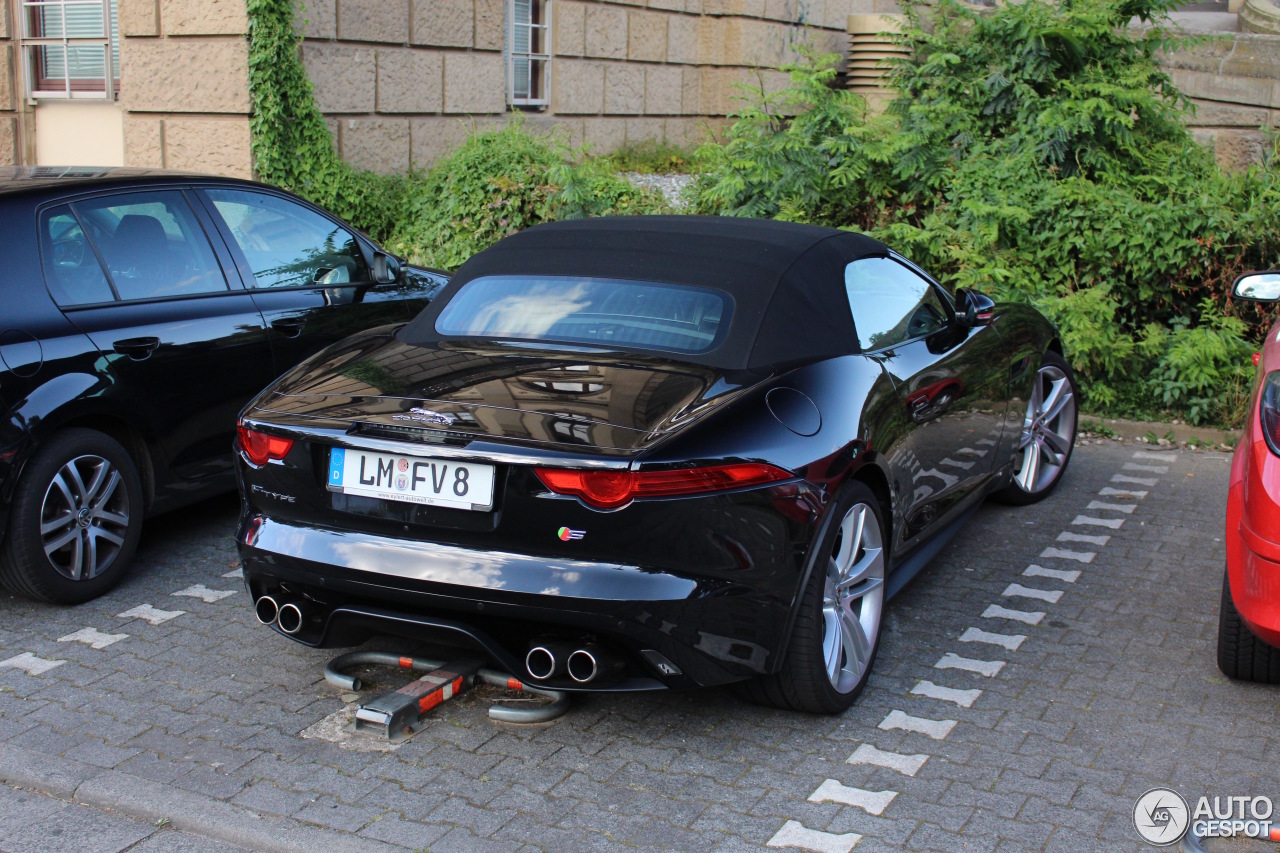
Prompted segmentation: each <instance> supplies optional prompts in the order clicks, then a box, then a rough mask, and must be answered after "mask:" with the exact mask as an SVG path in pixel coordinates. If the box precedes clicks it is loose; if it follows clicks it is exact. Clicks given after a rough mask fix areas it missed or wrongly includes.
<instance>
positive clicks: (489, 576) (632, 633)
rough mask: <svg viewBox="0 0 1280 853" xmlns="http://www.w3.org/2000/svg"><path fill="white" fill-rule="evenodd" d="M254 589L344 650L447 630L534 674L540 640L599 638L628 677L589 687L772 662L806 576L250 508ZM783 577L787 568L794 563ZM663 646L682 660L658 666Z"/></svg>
mask: <svg viewBox="0 0 1280 853" xmlns="http://www.w3.org/2000/svg"><path fill="white" fill-rule="evenodd" d="M237 539H238V543H239V547H240V553H241V556H242V558H243V562H244V570H245V578H246V581H247V582H248V584H249V587H250V592H251V593H252V595H253V596H254V598H255V600H256V599H257V597H259V596H261V595H264V594H271V595H272V596H273V597H276V596H281V597H283V598H287V599H290V600H294V601H299V602H304V603H305V610H306V613H307V618H306V621H305V623H304V626H303V629H302V630H301V631H299V632H298V633H297V634H296V635H293V636H291V639H295V640H297V641H299V642H302V643H305V644H307V645H311V646H325V647H336V646H343V645H351V644H353V643H357V642H361V641H363V640H364V639H366V638H367V637H368V636H370V635H372V634H377V633H392V634H403V635H407V636H411V637H419V638H420V637H423V636H425V635H428V634H438V633H440V632H444V633H445V634H446V635H448V636H449V637H451V638H452V639H454V640H455V641H456V640H464V641H466V642H468V643H470V644H472V645H476V646H479V647H481V648H482V649H484V650H485V651H486V652H487V653H488V654H489V655H490V656H491V657H493V658H494V659H495V660H496V661H497V662H498V663H499V664H501V666H502V667H503V668H505V669H507V670H508V671H511V672H513V673H515V674H522V673H524V671H525V670H524V657H525V652H526V649H527V647H528V645H529V643H530V641H531V640H533V639H535V638H540V637H548V636H551V637H560V638H564V639H580V638H584V637H591V638H594V639H596V640H597V641H599V642H601V643H602V644H605V645H606V646H608V647H611V648H613V649H614V650H616V652H617V653H618V654H619V655H620V656H621V657H622V658H623V659H624V660H625V661H626V663H627V668H626V671H625V673H624V674H623V675H622V676H621V679H620V680H618V681H615V682H613V683H608V684H600V685H598V686H597V685H596V684H595V683H593V684H592V685H589V686H588V687H586V688H584V687H583V686H582V685H579V684H577V683H576V682H573V681H570V680H569V679H567V678H563V679H552V680H549V681H546V682H540V684H545V685H546V686H548V687H554V688H555V689H569V690H572V689H579V690H581V689H593V690H602V689H614V690H617V689H625V690H644V689H660V688H663V687H670V688H688V687H702V686H710V685H716V684H724V683H728V682H732V681H739V680H742V679H745V678H749V677H751V676H753V675H758V674H763V673H768V672H772V671H774V670H775V669H776V668H777V666H778V661H777V656H778V650H779V649H781V648H782V647H783V634H784V632H785V627H786V625H787V624H788V615H789V610H790V607H791V603H792V601H793V600H794V596H795V592H796V588H797V586H798V583H799V576H798V573H797V574H796V575H795V576H787V577H775V578H773V579H772V580H771V581H770V582H769V584H768V586H767V587H765V588H762V587H760V586H746V585H742V584H734V583H728V582H726V581H725V580H723V579H709V578H705V577H704V578H699V577H693V576H684V575H681V574H678V573H674V572H670V571H661V570H655V569H649V568H645V567H641V566H636V565H622V564H617V563H601V562H591V561H583V560H577V561H575V560H564V559H554V560H552V559H547V558H540V557H530V556H527V555H522V554H515V553H504V552H499V551H482V550H473V549H470V548H465V547H459V546H455V545H444V544H439V543H435V542H430V541H422V540H410V539H401V538H390V537H385V536H377V535H373V534H368V533H355V532H349V531H337V530H332V529H325V528H321V527H315V526H308V525H302V524H298V523H292V522H282V521H278V520H274V519H271V518H268V517H266V516H263V515H261V514H258V513H256V512H253V511H252V510H250V511H248V512H246V514H245V515H244V516H243V517H242V521H241V525H240V529H239V532H238V535H237ZM784 574H785V573H784ZM646 652H656V653H657V654H658V655H660V656H661V657H662V658H665V659H666V660H667V661H669V662H670V663H672V664H674V665H675V666H676V667H677V668H678V669H679V671H680V672H679V674H678V675H672V674H670V673H668V672H663V671H662V670H661V669H659V666H658V664H657V663H656V662H655V659H654V657H653V656H652V655H649V654H646Z"/></svg>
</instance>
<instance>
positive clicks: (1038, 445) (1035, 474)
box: [1013, 364, 1076, 494]
mask: <svg viewBox="0 0 1280 853" xmlns="http://www.w3.org/2000/svg"><path fill="white" fill-rule="evenodd" d="M1075 429H1076V398H1075V392H1074V391H1073V390H1072V387H1071V380H1070V379H1069V378H1068V377H1067V374H1066V372H1065V371H1064V370H1063V369H1062V368H1060V367H1058V366H1057V365H1056V364H1046V365H1044V366H1043V367H1041V368H1040V371H1039V372H1038V373H1037V374H1036V382H1035V387H1034V388H1033V389H1032V391H1031V400H1030V401H1029V402H1028V403H1027V415H1026V417H1025V418H1024V419H1023V422H1022V436H1021V438H1020V439H1019V441H1018V450H1019V451H1021V453H1022V464H1021V465H1020V466H1019V469H1018V473H1017V475H1016V476H1015V477H1014V478H1013V481H1014V482H1015V483H1017V485H1018V488H1020V489H1022V491H1024V492H1026V493H1028V494H1036V493H1038V492H1041V491H1044V490H1045V489H1047V488H1049V487H1050V486H1052V485H1053V483H1054V482H1055V481H1056V480H1057V478H1058V475H1059V474H1060V473H1061V472H1062V469H1063V468H1064V467H1065V466H1066V464H1067V459H1068V458H1069V457H1070V455H1071V445H1072V444H1073V443H1074V441H1075Z"/></svg>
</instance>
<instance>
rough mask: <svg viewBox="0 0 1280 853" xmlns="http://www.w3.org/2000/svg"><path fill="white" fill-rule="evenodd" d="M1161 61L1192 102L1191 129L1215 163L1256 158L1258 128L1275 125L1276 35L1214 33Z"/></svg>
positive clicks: (1260, 139)
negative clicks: (1194, 109) (1209, 39)
mask: <svg viewBox="0 0 1280 853" xmlns="http://www.w3.org/2000/svg"><path fill="white" fill-rule="evenodd" d="M1161 63H1162V64H1163V65H1164V66H1165V68H1166V69H1168V70H1169V74H1170V76H1171V77H1172V78H1173V82H1174V84H1175V85H1177V87H1178V88H1179V89H1181V90H1182V92H1183V93H1184V94H1186V95H1187V96H1189V97H1190V98H1191V99H1192V101H1193V102H1194V103H1195V105H1196V114H1195V116H1194V117H1193V118H1192V119H1191V121H1190V125H1191V129H1192V132H1193V133H1194V134H1195V137H1196V139H1197V140H1199V141H1200V142H1202V143H1204V144H1206V145H1209V146H1211V147H1212V148H1213V150H1214V155H1215V156H1216V158H1217V160H1218V165H1220V166H1222V167H1224V168H1228V169H1239V168H1243V167H1244V166H1247V165H1249V164H1251V163H1257V162H1258V161H1259V160H1260V159H1261V158H1262V152H1263V146H1264V145H1265V144H1266V134H1265V133H1264V132H1263V130H1262V128H1264V127H1268V128H1280V35H1258V34H1253V33H1231V34H1227V35H1222V36H1217V37H1215V38H1214V39H1213V40H1211V41H1209V42H1207V43H1205V44H1201V45H1196V46H1194V47H1190V48H1187V49H1184V50H1180V51H1177V52H1175V53H1171V54H1166V55H1164V56H1163V57H1161Z"/></svg>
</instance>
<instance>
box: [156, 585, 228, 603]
mask: <svg viewBox="0 0 1280 853" xmlns="http://www.w3.org/2000/svg"><path fill="white" fill-rule="evenodd" d="M169 594H170V595H185V596H187V597H188V598H198V599H200V600H201V601H203V602H204V603H205V604H213V603H214V602H215V601H221V600H222V599H224V598H226V597H227V596H229V595H235V594H236V591H235V590H234V589H209V587H207V586H205V585H204V584H202V583H198V584H193V585H192V586H189V587H187V588H186V589H180V590H178V591H177V592H171V593H169Z"/></svg>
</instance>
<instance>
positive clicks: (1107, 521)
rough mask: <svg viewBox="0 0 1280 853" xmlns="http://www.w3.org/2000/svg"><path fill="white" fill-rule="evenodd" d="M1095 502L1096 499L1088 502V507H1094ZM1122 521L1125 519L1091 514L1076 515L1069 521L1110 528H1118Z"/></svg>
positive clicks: (1075, 523) (1074, 523)
mask: <svg viewBox="0 0 1280 853" xmlns="http://www.w3.org/2000/svg"><path fill="white" fill-rule="evenodd" d="M1096 503H1098V501H1094V502H1093V503H1092V504H1089V508H1090V509H1094V505H1093V504H1096ZM1129 509H1133V507H1129ZM1124 522H1125V519H1123V518H1095V517H1093V516H1092V515H1077V516H1076V517H1075V519H1074V520H1072V522H1071V523H1072V524H1073V525H1084V526H1089V527H1109V528H1111V529H1112V530H1119V529H1120V525H1122V524H1124Z"/></svg>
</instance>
